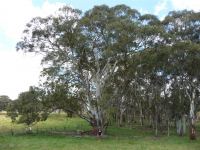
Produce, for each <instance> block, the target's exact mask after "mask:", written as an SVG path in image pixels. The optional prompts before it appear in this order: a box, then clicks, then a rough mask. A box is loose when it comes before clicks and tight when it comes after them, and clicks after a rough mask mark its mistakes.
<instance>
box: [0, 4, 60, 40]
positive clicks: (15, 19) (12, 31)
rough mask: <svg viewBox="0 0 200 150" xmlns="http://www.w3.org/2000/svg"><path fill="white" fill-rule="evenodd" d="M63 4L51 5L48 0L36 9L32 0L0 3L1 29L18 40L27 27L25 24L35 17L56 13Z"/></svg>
mask: <svg viewBox="0 0 200 150" xmlns="http://www.w3.org/2000/svg"><path fill="white" fill-rule="evenodd" d="M63 5H64V4H62V3H55V4H51V3H49V2H48V1H47V0H46V1H45V2H44V3H43V5H42V6H41V7H35V6H34V5H33V3H32V0H4V1H1V3H0V29H1V30H2V31H4V34H5V35H6V36H7V37H9V38H11V39H12V40H16V39H19V38H20V35H21V33H22V31H23V29H24V27H25V24H26V23H27V22H29V21H30V20H31V18H33V17H35V16H42V17H44V16H47V15H49V14H51V13H53V12H55V11H56V10H57V9H58V8H59V7H61V6H63Z"/></svg>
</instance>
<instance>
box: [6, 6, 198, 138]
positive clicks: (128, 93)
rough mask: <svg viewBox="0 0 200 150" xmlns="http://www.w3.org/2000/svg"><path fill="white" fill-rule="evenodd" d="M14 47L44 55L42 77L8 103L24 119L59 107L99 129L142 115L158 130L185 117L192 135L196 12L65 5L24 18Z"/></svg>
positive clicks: (180, 129)
mask: <svg viewBox="0 0 200 150" xmlns="http://www.w3.org/2000/svg"><path fill="white" fill-rule="evenodd" d="M16 49H17V50H21V51H24V52H27V53H29V52H32V53H36V54H39V55H42V56H43V59H42V61H41V64H42V65H43V71H42V72H41V76H42V78H43V81H44V82H42V83H41V86H40V88H37V87H31V88H30V90H29V91H27V92H23V93H21V94H20V95H19V98H18V99H17V100H16V101H14V102H13V104H11V105H10V106H9V109H8V110H9V111H8V114H9V115H10V116H11V117H12V118H13V120H15V119H17V116H18V115H20V118H18V119H20V121H21V122H26V123H27V124H28V125H30V124H32V123H34V122H37V121H40V120H45V119H46V118H47V117H48V114H50V113H51V112H52V111H54V110H57V109H62V110H64V111H66V112H68V114H69V115H77V116H79V117H81V118H83V119H85V120H86V121H88V122H89V123H90V125H91V126H92V127H93V128H94V130H98V131H99V130H101V132H102V134H104V131H105V129H106V127H107V126H108V125H109V124H117V125H118V126H124V125H132V124H134V122H139V123H140V125H141V126H143V125H148V126H149V127H151V128H153V129H154V130H155V135H158V134H159V133H160V132H161V131H168V134H169V130H170V128H171V127H174V126H175V127H176V129H177V133H178V134H179V135H183V134H185V132H186V125H187V122H188V124H189V127H190V128H189V129H190V131H191V132H190V136H191V138H193V139H195V132H196V130H195V120H196V112H197V111H199V102H200V101H199V100H200V99H199V98H200V97H199V92H200V68H199V66H200V12H194V11H188V10H182V11H172V12H169V14H168V15H167V16H166V17H165V18H164V20H160V19H159V18H158V17H157V16H155V15H152V14H144V15H142V14H140V13H139V12H138V11H137V10H135V9H132V8H130V7H129V6H126V5H117V6H114V7H108V6H106V5H101V6H95V7H94V8H92V9H91V10H88V11H86V12H85V13H82V12H81V11H80V10H77V9H73V8H70V7H67V6H66V7H63V8H60V9H59V11H58V12H57V13H56V14H54V15H51V16H48V17H46V18H41V17H36V18H33V19H32V20H31V21H30V22H29V23H27V25H26V28H25V30H24V32H23V36H22V39H21V41H19V42H18V43H17V45H16Z"/></svg>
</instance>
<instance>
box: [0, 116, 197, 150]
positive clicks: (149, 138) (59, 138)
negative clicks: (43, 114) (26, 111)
mask: <svg viewBox="0 0 200 150" xmlns="http://www.w3.org/2000/svg"><path fill="white" fill-rule="evenodd" d="M0 118H1V119H0V133H1V134H0V150H80V149H81V150H199V149H200V140H199V138H197V140H196V141H190V140H189V138H188V136H183V137H179V136H176V135H175V134H174V132H173V131H172V135H171V136H170V137H167V136H166V135H162V136H159V137H155V136H153V131H152V130H149V129H144V128H141V127H137V128H136V127H134V128H132V129H130V128H125V127H123V128H117V127H114V126H110V127H109V128H108V131H107V136H106V137H104V138H101V139H100V138H97V137H91V136H83V137H77V136H66V135H55V134H49V133H48V132H49V131H51V130H55V131H58V132H61V131H66V132H67V131H68V132H69V131H77V130H81V131H82V130H89V129H90V127H89V125H88V124H87V122H85V121H84V120H81V119H79V118H66V117H65V116H64V115H52V116H51V117H50V118H49V119H48V120H47V121H45V122H40V123H38V124H37V125H35V126H34V127H33V131H34V133H33V134H24V130H25V126H23V125H17V124H13V123H11V121H10V119H9V118H7V117H5V115H0ZM199 129H200V128H199V126H198V131H199ZM11 131H13V133H14V135H12V134H11V133H12V132H11Z"/></svg>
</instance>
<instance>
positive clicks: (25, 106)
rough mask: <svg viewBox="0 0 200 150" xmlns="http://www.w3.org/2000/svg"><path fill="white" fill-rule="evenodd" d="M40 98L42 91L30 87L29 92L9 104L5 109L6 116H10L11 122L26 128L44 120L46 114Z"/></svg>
mask: <svg viewBox="0 0 200 150" xmlns="http://www.w3.org/2000/svg"><path fill="white" fill-rule="evenodd" d="M41 98H42V91H40V90H39V89H38V88H35V87H30V89H29V91H27V92H23V93H21V94H20V95H19V97H18V99H17V100H15V101H14V102H13V103H11V104H10V106H9V107H8V109H7V114H8V116H11V119H12V121H17V122H18V123H25V124H26V125H28V126H30V125H32V124H33V123H36V122H38V121H42V120H46V119H47V114H46V112H45V110H43V105H42V102H41V100H42V99H41Z"/></svg>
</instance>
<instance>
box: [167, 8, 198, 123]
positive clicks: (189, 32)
mask: <svg viewBox="0 0 200 150" xmlns="http://www.w3.org/2000/svg"><path fill="white" fill-rule="evenodd" d="M163 25H164V27H165V30H166V32H168V33H169V34H170V35H171V36H170V38H169V39H168V44H169V45H172V46H173V45H174V46H173V48H172V49H173V51H172V54H174V56H175V58H176V59H174V64H175V62H178V64H176V65H173V67H174V69H173V74H172V77H173V81H174V82H176V84H177V85H178V86H179V89H180V90H183V91H184V95H185V96H186V97H187V99H189V101H190V109H189V111H188V112H187V114H188V115H189V116H190V117H189V118H190V124H191V126H194V120H195V107H196V106H195V103H196V102H195V99H197V98H198V96H197V95H196V94H195V93H196V92H195V91H198V90H199V88H198V87H199V81H198V72H199V71H198V68H196V67H194V68H193V67H191V64H193V65H194V66H195V63H196V64H198V61H199V60H198V55H199V54H198V50H199V41H200V38H199V37H200V34H199V31H200V13H199V12H193V11H187V10H183V11H173V12H170V13H169V14H168V16H166V18H165V19H164V21H163ZM194 59H195V62H194ZM171 63H172V62H171ZM175 68H176V70H175ZM179 99H180V101H181V96H179Z"/></svg>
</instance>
